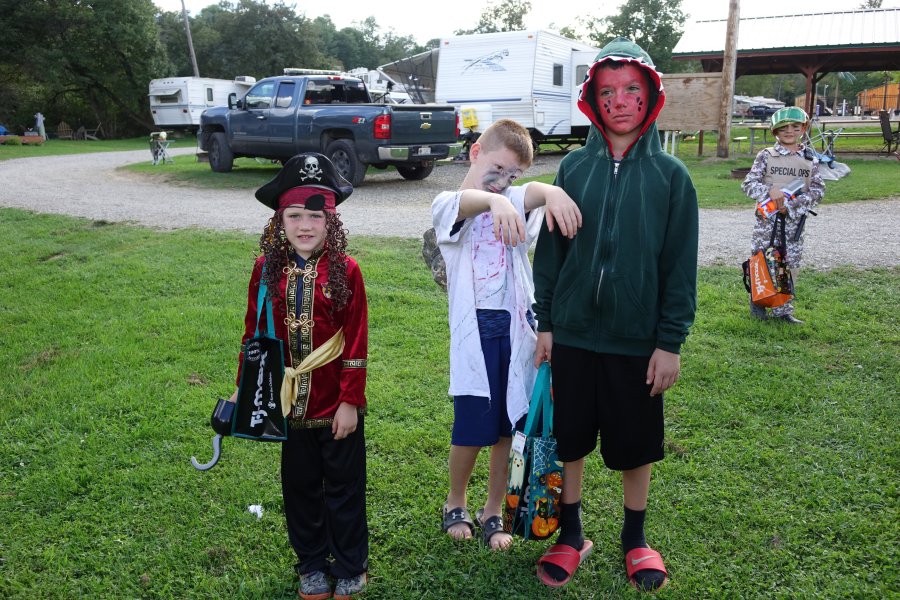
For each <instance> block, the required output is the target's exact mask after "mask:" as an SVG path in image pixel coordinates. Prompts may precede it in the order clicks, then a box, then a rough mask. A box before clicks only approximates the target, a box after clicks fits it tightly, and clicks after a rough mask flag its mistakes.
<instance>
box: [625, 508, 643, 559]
mask: <svg viewBox="0 0 900 600" xmlns="http://www.w3.org/2000/svg"><path fill="white" fill-rule="evenodd" d="M646 515H647V510H646V509H644V510H631V509H630V508H628V507H627V506H626V507H625V521H624V522H623V523H622V536H621V539H622V551H623V552H625V553H626V554H628V552H630V551H631V550H634V549H635V548H647V547H648V546H647V540H646V539H645V538H644V517H645V516H646Z"/></svg>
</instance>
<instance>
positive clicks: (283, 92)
mask: <svg viewBox="0 0 900 600" xmlns="http://www.w3.org/2000/svg"><path fill="white" fill-rule="evenodd" d="M295 87H296V86H295V85H294V82H293V81H282V82H281V84H280V85H279V86H278V96H277V97H276V98H275V108H288V107H289V106H290V105H291V104H293V103H294V89H295Z"/></svg>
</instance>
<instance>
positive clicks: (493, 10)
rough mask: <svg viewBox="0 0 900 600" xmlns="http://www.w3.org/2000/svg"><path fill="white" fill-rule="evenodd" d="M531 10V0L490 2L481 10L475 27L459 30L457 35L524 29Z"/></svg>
mask: <svg viewBox="0 0 900 600" xmlns="http://www.w3.org/2000/svg"><path fill="white" fill-rule="evenodd" d="M530 11H531V2H530V1H529V0H502V1H501V2H500V3H499V4H494V3H493V2H488V4H487V6H485V8H484V10H483V11H481V18H480V19H479V21H478V25H476V26H475V29H470V30H465V31H464V30H458V31H457V32H456V34H457V35H466V34H470V33H497V32H498V31H523V30H524V29H525V15H527V14H528V13H529V12H530Z"/></svg>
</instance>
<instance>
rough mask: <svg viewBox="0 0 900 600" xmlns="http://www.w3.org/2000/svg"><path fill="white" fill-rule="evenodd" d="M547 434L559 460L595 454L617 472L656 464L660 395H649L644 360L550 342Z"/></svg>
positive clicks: (659, 443) (658, 457)
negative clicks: (550, 428)
mask: <svg viewBox="0 0 900 600" xmlns="http://www.w3.org/2000/svg"><path fill="white" fill-rule="evenodd" d="M552 356H553V361H552V364H551V371H552V373H553V433H554V436H555V437H556V441H557V452H558V454H559V459H560V460H561V461H563V462H572V461H576V460H578V459H580V458H583V457H585V456H587V455H588V454H590V453H591V452H592V451H593V450H594V448H596V447H597V436H598V434H599V436H600V455H601V456H602V457H603V462H604V464H606V466H607V467H608V468H610V469H614V470H617V471H623V470H628V469H635V468H637V467H640V466H643V465H646V464H649V463H653V462H656V461H658V460H662V458H663V436H664V430H663V397H662V394H660V395H658V396H653V397H651V396H650V390H651V388H652V385H647V383H646V381H647V366H648V364H649V363H650V357H649V356H623V355H618V354H600V353H597V352H590V351H588V350H582V349H581V348H573V347H571V346H564V345H562V344H553V353H552Z"/></svg>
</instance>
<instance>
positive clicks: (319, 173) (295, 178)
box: [256, 152, 353, 210]
mask: <svg viewBox="0 0 900 600" xmlns="http://www.w3.org/2000/svg"><path fill="white" fill-rule="evenodd" d="M295 188H305V189H295ZM317 190H318V191H317ZM289 192H290V193H289ZM352 193H353V186H352V185H350V182H349V181H347V180H346V179H344V178H343V177H341V174H340V173H338V171H337V169H335V168H334V165H333V164H332V163H331V161H330V160H328V158H327V157H326V156H324V155H323V154H319V153H318V152H304V153H303V154H298V155H296V156H294V157H293V158H291V159H290V160H289V161H287V162H286V163H284V167H282V168H281V171H279V172H278V175H276V176H275V177H274V179H272V181H270V182H268V183H267V184H265V185H264V186H262V187H261V188H259V189H258V190H256V199H257V200H259V201H260V202H262V203H263V204H265V205H266V206H268V207H269V208H271V209H272V210H278V209H280V208H284V206H283V205H284V203H285V202H288V203H289V204H302V205H304V206H305V207H306V208H308V209H309V210H334V207H335V206H337V205H338V204H340V203H341V202H343V201H344V200H346V199H347V197H348V196H350V194H352Z"/></svg>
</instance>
